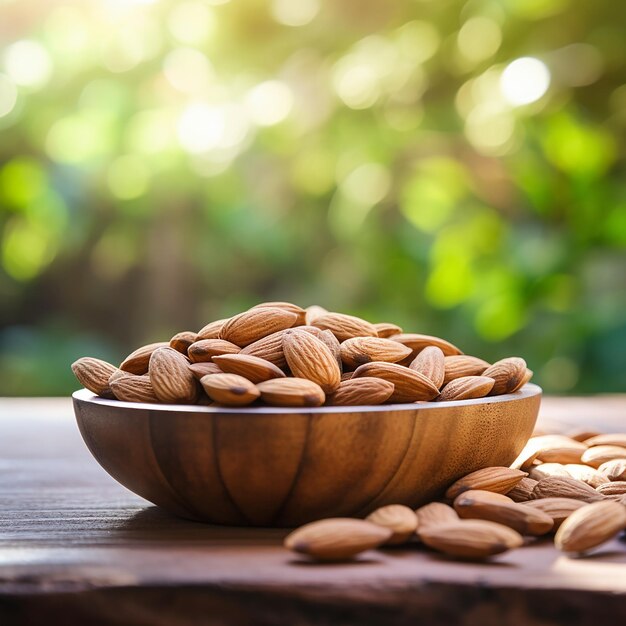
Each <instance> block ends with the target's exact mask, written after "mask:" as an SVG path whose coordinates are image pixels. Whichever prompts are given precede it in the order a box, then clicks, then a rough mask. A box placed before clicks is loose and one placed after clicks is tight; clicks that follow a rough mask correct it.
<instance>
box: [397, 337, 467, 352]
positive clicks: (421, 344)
mask: <svg viewBox="0 0 626 626" xmlns="http://www.w3.org/2000/svg"><path fill="white" fill-rule="evenodd" d="M390 339H393V341H398V342H399V343H401V344H403V345H405V346H407V347H408V348H411V351H412V352H413V356H417V354H418V353H419V352H421V351H422V350H423V349H424V348H426V347H427V346H437V347H438V348H439V349H440V350H441V351H442V352H443V353H444V354H445V355H446V356H451V355H453V354H463V353H462V352H461V351H460V350H459V349H458V348H457V347H456V346H455V345H453V344H451V343H450V342H449V341H446V340H445V339H441V338H440V337H433V336H432V335H419V334H417V333H400V334H398V335H392V336H391V337H390Z"/></svg>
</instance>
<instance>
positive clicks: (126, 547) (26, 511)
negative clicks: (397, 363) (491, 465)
mask: <svg viewBox="0 0 626 626" xmlns="http://www.w3.org/2000/svg"><path fill="white" fill-rule="evenodd" d="M583 425H585V426H592V427H594V428H597V429H599V430H603V431H616V430H621V431H624V430H626V397H615V396H614V397H603V398H595V399H557V398H548V399H545V400H544V403H543V408H542V414H541V418H540V423H539V428H541V429H544V430H550V431H552V430H559V431H566V432H567V431H568V430H572V429H574V428H576V427H578V426H583ZM284 534H285V531H280V530H248V529H237V528H220V527H213V526H205V525H201V524H197V523H193V522H188V521H184V520H180V519H177V518H174V517H171V516H169V515H168V514H166V513H164V512H162V511H160V510H159V509H157V508H156V507H153V506H151V505H149V504H148V503H147V502H146V501H145V500H142V499H141V498H139V497H138V496H135V495H133V494H132V493H130V492H128V491H126V490H125V489H124V488H123V487H121V486H120V485H118V484H117V483H116V482H115V481H114V480H113V479H112V478H110V477H109V476H108V475H107V474H106V473H105V472H104V471H103V470H102V469H101V468H100V467H99V465H98V464H97V463H96V462H95V461H94V460H93V459H92V457H91V456H90V455H89V453H88V451H87V449H86V448H85V446H84V444H83V442H82V440H81V438H80V435H79V433H78V429H77V427H76V424H75V422H74V418H73V413H72V408H71V404H70V402H69V400H66V399H53V400H49V399H39V400H26V399H24V400H21V399H19V400H8V399H3V400H0V625H2V626H13V625H16V624H19V625H28V626H33V625H36V624H42V623H46V624H53V625H57V624H58V625H59V626H72V625H74V624H77V625H81V626H83V625H84V626H99V625H104V624H107V625H108V624H116V625H120V626H122V625H123V626H131V625H135V624H140V625H148V624H150V625H152V624H157V625H163V626H177V625H182V624H185V625H187V624H193V625H194V626H195V625H202V624H211V625H214V624H216V625H221V624H237V625H239V624H241V625H242V626H243V625H246V626H251V625H255V624H262V625H269V624H289V625H290V626H297V625H310V624H316V625H318V624H358V625H360V626H366V625H367V624H394V625H395V624H399V625H402V624H411V625H416V624H420V625H424V624H427V625H430V624H433V625H435V624H437V625H440V624H463V625H468V626H469V625H472V626H474V625H476V626H491V625H494V626H495V625H497V626H507V625H510V624H524V625H535V624H536V625H541V626H547V625H550V624H561V623H563V624H565V623H567V624H568V625H569V626H573V625H576V624H593V625H594V626H612V625H613V624H618V623H622V624H624V623H626V543H624V541H623V540H615V541H613V542H611V543H610V544H607V545H606V546H605V547H604V548H602V549H600V550H599V551H598V552H596V553H594V554H592V555H590V556H587V557H585V558H578V559H572V558H568V557H566V556H564V555H562V554H560V553H559V552H557V551H556V550H555V549H554V548H553V547H552V545H551V541H550V540H542V541H538V542H537V543H535V544H534V545H531V546H529V547H526V548H524V549H520V550H515V551H513V552H510V553H507V554H504V555H502V556H500V557H498V558H496V559H494V560H493V561H492V562H491V563H489V564H476V563H457V562H453V561H449V560H447V559H445V558H443V557H439V556H437V555H435V554H433V553H430V552H427V551H425V550H424V549H422V548H420V547H419V546H412V547H410V548H400V549H394V550H386V551H384V552H382V551H380V552H378V551H377V552H369V553H366V554H364V555H363V556H362V557H361V559H360V560H359V562H354V563H347V564H342V565H318V564H310V563H307V562H305V561H302V560H301V559H300V558H298V557H294V556H293V555H292V554H290V553H289V552H287V551H285V550H284V549H283V548H282V547H281V539H282V537H283V536H284Z"/></svg>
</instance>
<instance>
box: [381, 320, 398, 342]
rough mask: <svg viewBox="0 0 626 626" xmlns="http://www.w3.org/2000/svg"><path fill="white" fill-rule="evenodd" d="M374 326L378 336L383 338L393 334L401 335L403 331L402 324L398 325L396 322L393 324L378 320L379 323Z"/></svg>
mask: <svg viewBox="0 0 626 626" xmlns="http://www.w3.org/2000/svg"><path fill="white" fill-rule="evenodd" d="M374 328H375V329H376V332H377V333H378V336H379V337H382V338H383V339H388V338H389V337H392V336H393V335H399V334H401V333H402V328H400V326H396V324H391V323H389V322H378V324H374Z"/></svg>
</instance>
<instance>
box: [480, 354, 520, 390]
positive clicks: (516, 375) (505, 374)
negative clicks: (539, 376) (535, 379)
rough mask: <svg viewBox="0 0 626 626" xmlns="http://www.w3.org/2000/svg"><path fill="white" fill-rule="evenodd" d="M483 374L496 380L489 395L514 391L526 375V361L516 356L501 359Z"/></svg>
mask: <svg viewBox="0 0 626 626" xmlns="http://www.w3.org/2000/svg"><path fill="white" fill-rule="evenodd" d="M482 375H483V376H489V378H493V379H494V380H495V381H496V382H495V385H494V386H493V389H492V390H491V393H490V394H489V395H491V396H500V395H502V394H505V393H512V392H513V391H514V390H515V389H517V388H519V386H520V384H521V382H522V381H523V380H524V377H525V376H526V361H524V359H521V358H519V357H516V356H513V357H509V358H508V359H501V360H500V361H496V362H495V363H493V365H490V366H489V367H488V368H487V369H486V370H485V371H484V372H483V373H482Z"/></svg>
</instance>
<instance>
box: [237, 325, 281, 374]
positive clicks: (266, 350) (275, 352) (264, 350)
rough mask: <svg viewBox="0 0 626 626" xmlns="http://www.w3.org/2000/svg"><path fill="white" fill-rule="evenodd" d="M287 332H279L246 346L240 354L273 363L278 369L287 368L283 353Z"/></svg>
mask: <svg viewBox="0 0 626 626" xmlns="http://www.w3.org/2000/svg"><path fill="white" fill-rule="evenodd" d="M285 332H286V330H279V331H278V332H276V333H272V334H271V335H268V336H267V337H263V339H259V340H258V341H255V342H254V343H251V344H250V345H248V346H246V347H245V348H244V349H243V350H242V351H241V352H240V354H249V355H250V356H256V357H259V358H260V359H265V360H266V361H269V362H270V363H273V364H274V365H275V366H276V367H287V361H286V360H285V353H284V352H283V335H284V334H285Z"/></svg>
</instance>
